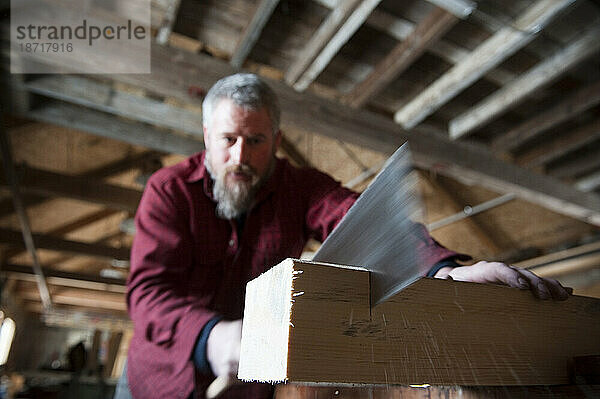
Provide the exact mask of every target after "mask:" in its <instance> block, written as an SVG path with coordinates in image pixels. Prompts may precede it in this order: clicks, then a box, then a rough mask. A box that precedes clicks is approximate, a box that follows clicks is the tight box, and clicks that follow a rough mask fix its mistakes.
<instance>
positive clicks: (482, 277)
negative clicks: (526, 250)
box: [435, 261, 573, 301]
mask: <svg viewBox="0 0 600 399" xmlns="http://www.w3.org/2000/svg"><path fill="white" fill-rule="evenodd" d="M435 277H436V278H443V279H445V278H451V279H453V280H458V281H471V282H474V283H492V284H505V285H508V286H509V287H515V288H520V289H522V290H527V289H530V290H531V291H533V294H534V295H535V296H536V297H538V298H540V299H550V298H552V299H557V300H561V301H562V300H565V299H567V298H568V297H569V294H572V293H573V289H572V288H565V287H563V286H562V285H561V284H560V283H559V282H558V281H556V280H554V279H551V278H541V277H538V276H536V275H535V274H533V273H532V272H530V271H529V270H525V269H519V268H516V267H511V266H508V265H505V264H504V263H500V262H485V261H482V262H477V263H475V264H474V265H471V266H461V267H455V268H450V267H445V268H443V269H440V270H439V271H438V272H437V273H436V274H435Z"/></svg>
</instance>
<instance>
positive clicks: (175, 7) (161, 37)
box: [156, 0, 181, 45]
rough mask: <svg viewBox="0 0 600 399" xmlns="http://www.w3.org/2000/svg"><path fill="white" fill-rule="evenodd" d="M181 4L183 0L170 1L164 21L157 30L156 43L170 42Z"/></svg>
mask: <svg viewBox="0 0 600 399" xmlns="http://www.w3.org/2000/svg"><path fill="white" fill-rule="evenodd" d="M180 4H181V0H171V1H169V2H168V5H167V10H166V12H165V15H164V17H163V20H162V23H161V25H160V27H159V28H158V31H157V32H156V43H158V44H162V45H164V44H167V43H168V42H169V37H170V36H171V32H172V31H173V26H174V25H175V21H176V19H177V12H178V11H179V6H180Z"/></svg>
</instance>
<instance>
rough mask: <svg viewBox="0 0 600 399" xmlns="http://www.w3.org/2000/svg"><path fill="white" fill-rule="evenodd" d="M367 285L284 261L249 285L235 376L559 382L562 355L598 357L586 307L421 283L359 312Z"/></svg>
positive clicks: (591, 305)
mask: <svg viewBox="0 0 600 399" xmlns="http://www.w3.org/2000/svg"><path fill="white" fill-rule="evenodd" d="M369 280H370V278H369V272H368V271H367V270H365V269H362V268H350V267H343V266H335V265H323V264H318V263H309V262H302V261H298V260H292V259H288V260H286V261H284V262H282V263H281V264H279V265H277V266H275V267H273V268H272V269H271V270H269V271H268V272H266V273H264V274H263V275H261V276H260V277H258V278H256V279H254V280H252V281H250V282H249V283H248V286H247V290H246V304H245V308H244V309H245V310H244V322H243V327H242V344H241V354H240V364H239V373H238V376H239V377H240V378H241V379H243V380H253V381H263V382H266V381H269V382H278V381H286V382H299V383H315V382H319V383H334V384H335V383H346V384H355V383H356V384H385V385H388V384H389V385H394V384H397V385H400V384H402V385H408V384H423V383H428V384H432V385H550V384H567V383H569V379H570V373H569V370H568V365H569V362H570V361H572V358H573V357H574V356H578V355H581V354H588V353H599V352H600V340H598V339H597V337H598V336H600V323H598V321H597V317H596V313H597V312H596V310H595V309H597V307H598V306H599V305H600V300H598V299H594V298H587V297H577V296H573V297H571V298H569V299H568V300H566V301H562V302H559V301H541V300H539V299H536V298H535V297H534V296H533V295H532V293H531V292H530V291H528V290H519V289H515V288H509V287H502V286H497V285H487V284H476V283H465V282H459V281H450V280H440V279H432V278H422V279H420V280H418V281H416V282H415V283H413V284H412V285H410V286H409V287H407V288H405V289H404V290H403V291H401V292H399V293H398V294H397V295H396V296H394V297H393V298H391V299H390V300H388V301H386V302H384V303H382V304H380V305H377V306H375V307H371V306H370V303H369V290H370V286H369ZM465 326H468V328H465ZM575 326H576V327H575ZM507 331H510V334H507V333H506V332H507Z"/></svg>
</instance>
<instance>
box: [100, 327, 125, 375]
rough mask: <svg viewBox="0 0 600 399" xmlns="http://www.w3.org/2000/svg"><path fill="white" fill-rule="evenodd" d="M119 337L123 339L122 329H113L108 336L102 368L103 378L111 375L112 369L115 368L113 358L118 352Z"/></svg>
mask: <svg viewBox="0 0 600 399" xmlns="http://www.w3.org/2000/svg"><path fill="white" fill-rule="evenodd" d="M121 339H123V332H122V331H113V332H111V334H110V337H109V338H108V345H107V346H108V348H107V351H106V352H107V353H106V360H105V363H104V369H103V370H102V373H103V374H104V378H111V377H113V369H114V368H115V360H116V359H117V355H118V354H119V347H120V346H121Z"/></svg>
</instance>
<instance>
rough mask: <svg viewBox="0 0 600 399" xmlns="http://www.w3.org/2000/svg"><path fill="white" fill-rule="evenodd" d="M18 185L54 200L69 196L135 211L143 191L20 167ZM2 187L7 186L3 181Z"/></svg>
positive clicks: (1, 182) (0, 180) (2, 180)
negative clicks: (52, 197)
mask: <svg viewBox="0 0 600 399" xmlns="http://www.w3.org/2000/svg"><path fill="white" fill-rule="evenodd" d="M18 171H19V185H20V186H21V187H22V189H23V191H27V192H31V193H35V194H41V195H48V196H54V197H67V198H73V199H78V200H81V201H88V202H92V203H95V204H101V205H105V206H108V207H111V208H115V209H119V210H124V211H128V212H135V210H136V209H137V206H138V203H139V202H140V198H141V197H142V192H141V191H140V190H134V189H130V188H125V187H120V186H115V185H112V184H106V183H99V182H98V181H93V180H90V179H88V178H86V177H80V176H69V175H63V174H59V173H54V172H49V171H46V170H41V169H35V168H30V167H27V166H21V167H19V168H18ZM0 185H6V182H5V181H4V179H2V178H0Z"/></svg>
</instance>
